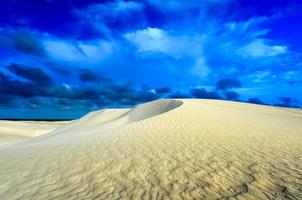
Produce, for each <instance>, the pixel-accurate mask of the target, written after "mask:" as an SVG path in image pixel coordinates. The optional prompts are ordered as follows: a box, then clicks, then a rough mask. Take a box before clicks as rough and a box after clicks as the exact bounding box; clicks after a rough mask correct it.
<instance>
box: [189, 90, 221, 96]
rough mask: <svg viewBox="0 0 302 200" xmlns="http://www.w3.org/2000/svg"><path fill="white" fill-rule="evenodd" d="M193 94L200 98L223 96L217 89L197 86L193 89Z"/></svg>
mask: <svg viewBox="0 0 302 200" xmlns="http://www.w3.org/2000/svg"><path fill="white" fill-rule="evenodd" d="M191 94H192V96H193V97H195V98H199V99H222V98H221V96H220V95H219V94H218V93H217V92H215V91H209V92H208V91H206V89H204V88H195V89H192V90H191Z"/></svg>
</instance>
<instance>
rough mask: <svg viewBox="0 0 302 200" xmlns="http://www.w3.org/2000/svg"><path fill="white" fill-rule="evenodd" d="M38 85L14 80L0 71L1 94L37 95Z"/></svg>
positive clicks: (27, 96)
mask: <svg viewBox="0 0 302 200" xmlns="http://www.w3.org/2000/svg"><path fill="white" fill-rule="evenodd" d="M38 89H39V88H38V86H37V85H35V84H33V83H31V82H22V81H18V80H13V79H12V78H11V77H9V76H7V75H5V74H3V73H2V72H0V94H6V95H12V96H19V97H24V98H30V97H33V96H36V95H37V92H38Z"/></svg>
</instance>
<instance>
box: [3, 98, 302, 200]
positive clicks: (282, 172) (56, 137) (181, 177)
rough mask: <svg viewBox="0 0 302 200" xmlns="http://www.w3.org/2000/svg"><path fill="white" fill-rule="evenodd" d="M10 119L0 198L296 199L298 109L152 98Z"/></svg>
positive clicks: (300, 135) (300, 140)
mask: <svg viewBox="0 0 302 200" xmlns="http://www.w3.org/2000/svg"><path fill="white" fill-rule="evenodd" d="M15 123H16V124H8V123H7V122H0V135H1V136H0V143H1V142H2V143H7V141H10V144H11V145H10V146H7V145H3V146H0V199H1V200H6V199H7V200H13V199H39V200H40V199H64V200H65V199H131V198H132V199H302V112H301V111H300V110H294V109H285V108H277V107H269V106H260V105H252V104H245V103H237V102H225V101H214V100H159V101H154V102H150V103H147V104H142V105H140V106H138V107H137V108H134V109H130V110H127V109H114V110H110V109H109V110H104V111H99V112H94V113H90V114H89V115H87V116H85V117H84V118H82V119H80V120H76V121H72V122H70V123H67V124H57V125H56V126H52V125H49V124H47V125H45V124H43V125H42V124H41V126H40V124H35V125H33V126H28V125H26V124H28V122H15ZM17 123H19V124H17ZM22 123H24V124H25V125H24V124H22ZM21 124H22V125H21ZM37 127H44V128H42V129H43V130H44V132H43V131H36V130H41V128H40V129H38V128H37ZM46 127H47V128H46ZM51 127H52V128H51ZM5 130H6V132H5ZM46 130H47V131H46ZM51 130H52V131H51ZM42 134H43V135H42ZM3 135H6V136H5V137H3ZM39 135H40V136H39ZM34 136H35V137H34ZM36 136H38V137H36ZM22 137H26V139H25V140H24V141H23V142H20V141H22V140H23V139H24V138H22ZM3 141H4V142H3ZM5 141H6V142H5ZM11 141H13V142H11Z"/></svg>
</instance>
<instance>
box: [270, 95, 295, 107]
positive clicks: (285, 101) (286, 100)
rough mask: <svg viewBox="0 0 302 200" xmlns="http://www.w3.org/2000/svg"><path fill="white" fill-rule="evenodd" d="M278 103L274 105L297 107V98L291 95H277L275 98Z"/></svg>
mask: <svg viewBox="0 0 302 200" xmlns="http://www.w3.org/2000/svg"><path fill="white" fill-rule="evenodd" d="M277 99H278V100H279V102H280V103H277V104H275V105H276V106H282V107H298V106H297V105H296V103H297V102H298V100H297V99H294V98H291V97H278V98H277Z"/></svg>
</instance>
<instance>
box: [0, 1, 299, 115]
mask: <svg viewBox="0 0 302 200" xmlns="http://www.w3.org/2000/svg"><path fill="white" fill-rule="evenodd" d="M0 10H1V12H0V118H44V119H45V118H75V117H79V116H81V115H83V114H85V113H87V112H89V111H91V110H96V109H100V108H106V107H128V106H131V105H135V104H138V103H141V102H146V101H150V100H154V99H158V98H192V97H193V98H210V99H227V100H237V101H246V102H252V103H261V104H270V105H279V106H286V107H301V106H302V92H301V91H302V37H301V35H302V26H301V25H300V24H301V21H302V3H301V1H300V0H262V1H255V0H192V1H187V0H166V1H161V0H140V1H135V0H133V1H126V0H106V1H98V0H91V1H87V0H64V1H62V0H28V1H22V0H5V1H1V4H0Z"/></svg>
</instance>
